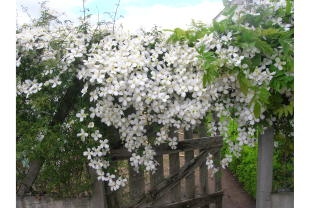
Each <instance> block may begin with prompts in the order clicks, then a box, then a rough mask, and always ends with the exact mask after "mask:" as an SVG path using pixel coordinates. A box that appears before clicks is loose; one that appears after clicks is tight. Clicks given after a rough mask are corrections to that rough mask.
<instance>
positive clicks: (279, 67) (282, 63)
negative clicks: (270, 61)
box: [274, 58, 286, 70]
mask: <svg viewBox="0 0 310 208" xmlns="http://www.w3.org/2000/svg"><path fill="white" fill-rule="evenodd" d="M285 64H286V62H285V61H281V59H279V58H276V63H275V64H274V65H275V66H276V67H278V69H279V70H283V67H282V65H285Z"/></svg>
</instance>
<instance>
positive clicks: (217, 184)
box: [212, 111, 222, 208]
mask: <svg viewBox="0 0 310 208" xmlns="http://www.w3.org/2000/svg"><path fill="white" fill-rule="evenodd" d="M217 113H218V112H216V111H213V112H212V118H213V120H214V121H215V122H219V121H220V118H219V117H217ZM216 127H217V128H218V125H217V124H216ZM219 133H220V132H219V130H218V129H217V130H216V134H217V135H219ZM214 159H215V160H218V161H221V150H219V151H217V152H216V153H215V154H214ZM218 169H219V171H218V172H217V173H215V174H214V192H218V191H222V175H221V174H222V166H221V165H220V164H219V166H218ZM215 207H216V208H222V200H221V201H219V202H216V203H215Z"/></svg>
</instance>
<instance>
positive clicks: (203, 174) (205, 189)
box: [199, 120, 209, 208]
mask: <svg viewBox="0 0 310 208" xmlns="http://www.w3.org/2000/svg"><path fill="white" fill-rule="evenodd" d="M202 137H207V126H206V121H205V120H204V121H203V122H202V123H201V125H200V133H199V138H202ZM204 150H205V149H200V150H199V153H201V152H202V151H204ZM206 160H207V159H206ZM206 160H205V162H204V163H203V164H202V165H201V166H199V177H200V186H199V189H200V196H203V195H208V194H209V184H208V166H207V165H206ZM201 208H209V205H204V206H202V207H201Z"/></svg>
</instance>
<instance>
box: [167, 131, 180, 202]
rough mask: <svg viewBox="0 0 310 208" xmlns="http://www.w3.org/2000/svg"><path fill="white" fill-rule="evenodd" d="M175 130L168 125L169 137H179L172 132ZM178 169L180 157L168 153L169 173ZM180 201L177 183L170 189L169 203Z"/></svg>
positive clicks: (177, 154)
mask: <svg viewBox="0 0 310 208" xmlns="http://www.w3.org/2000/svg"><path fill="white" fill-rule="evenodd" d="M175 130H177V128H176V127H170V129H169V137H170V138H173V137H177V138H178V139H179V134H178V133H176V132H174V131H175ZM179 169H180V157H179V153H173V154H169V174H173V173H175V172H177V171H178V170H179ZM179 201H181V183H178V184H177V185H176V186H174V187H173V188H172V189H170V203H174V202H179Z"/></svg>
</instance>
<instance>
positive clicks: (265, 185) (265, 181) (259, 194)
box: [256, 128, 274, 208]
mask: <svg viewBox="0 0 310 208" xmlns="http://www.w3.org/2000/svg"><path fill="white" fill-rule="evenodd" d="M273 146H274V129H273V128H267V129H266V130H265V131H264V134H263V135H261V134H259V136H258V161H257V186H256V208H271V191H272V174H273Z"/></svg>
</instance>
